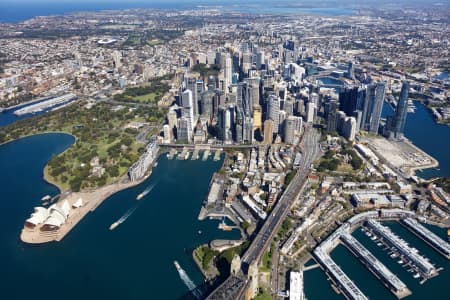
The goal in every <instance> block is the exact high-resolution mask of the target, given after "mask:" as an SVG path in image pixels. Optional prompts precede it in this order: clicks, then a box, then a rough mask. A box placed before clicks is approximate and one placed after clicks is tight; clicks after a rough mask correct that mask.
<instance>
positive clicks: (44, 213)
mask: <svg viewBox="0 0 450 300" xmlns="http://www.w3.org/2000/svg"><path fill="white" fill-rule="evenodd" d="M48 216H49V213H48V210H47V209H46V208H45V207H40V206H38V207H35V208H34V213H32V214H31V218H29V219H28V220H26V222H27V223H30V224H33V225H38V224H41V223H42V222H44V221H45V220H46V219H47V218H48Z"/></svg>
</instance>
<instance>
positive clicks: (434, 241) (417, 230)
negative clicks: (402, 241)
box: [401, 218, 450, 259]
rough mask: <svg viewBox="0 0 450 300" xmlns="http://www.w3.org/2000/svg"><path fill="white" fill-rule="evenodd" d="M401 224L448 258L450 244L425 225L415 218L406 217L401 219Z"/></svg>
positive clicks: (449, 256) (449, 255)
mask: <svg viewBox="0 0 450 300" xmlns="http://www.w3.org/2000/svg"><path fill="white" fill-rule="evenodd" d="M401 224H402V225H404V226H405V227H406V228H407V229H409V230H410V231H411V232H412V233H414V234H415V235H417V236H418V237H420V238H421V239H422V240H424V241H425V242H426V243H427V244H428V245H430V246H431V247H433V249H435V250H436V251H438V252H439V253H440V254H442V255H443V256H444V257H446V258H447V259H450V245H449V244H448V243H447V242H446V241H444V240H443V239H441V238H440V237H438V236H437V235H436V234H434V233H433V232H431V231H430V230H428V229H427V228H426V227H425V226H423V225H422V224H420V223H419V222H417V221H416V220H415V219H412V218H407V219H404V220H402V221H401Z"/></svg>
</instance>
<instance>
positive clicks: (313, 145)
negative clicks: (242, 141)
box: [206, 126, 321, 300]
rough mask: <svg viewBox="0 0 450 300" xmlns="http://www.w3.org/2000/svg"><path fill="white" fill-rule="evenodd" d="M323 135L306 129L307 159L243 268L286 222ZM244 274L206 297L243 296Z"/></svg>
mask: <svg viewBox="0 0 450 300" xmlns="http://www.w3.org/2000/svg"><path fill="white" fill-rule="evenodd" d="M319 139H320V134H319V132H318V131H317V130H316V129H313V128H312V127H309V126H308V127H307V128H306V129H305V135H304V140H303V142H304V148H303V160H302V162H301V163H300V166H299V169H298V170H297V174H296V175H295V177H294V178H293V179H292V181H291V183H290V184H289V185H288V187H287V188H286V191H285V192H284V194H283V195H282V196H281V198H280V200H278V202H277V204H276V205H275V207H274V209H273V210H272V213H271V214H270V215H269V216H268V218H267V220H266V222H265V223H264V225H263V226H262V228H261V230H260V231H259V232H258V234H257V236H256V237H255V239H254V240H253V242H252V243H251V245H250V247H249V249H248V250H247V251H246V252H245V254H244V256H243V257H242V266H241V269H243V268H242V267H244V269H243V271H246V269H247V267H248V266H249V265H250V263H251V262H253V261H254V260H256V261H259V259H260V258H261V255H262V254H263V253H264V251H266V249H267V247H268V246H269V245H270V243H271V241H272V239H273V237H274V235H275V233H276V232H277V230H278V228H279V227H280V225H281V222H283V220H284V219H285V218H286V216H287V214H288V212H289V208H290V207H291V205H292V203H293V202H294V201H295V199H296V197H297V195H298V193H299V192H300V191H301V190H302V189H303V187H304V185H305V183H306V179H307V175H308V174H309V170H310V167H311V164H312V163H313V162H314V160H315V159H317V158H318V157H319V154H320V153H321V150H320V148H319ZM273 272H274V270H272V273H273ZM276 272H277V271H276ZM240 277H241V276H239V277H236V276H229V277H228V278H227V279H226V280H225V281H224V282H223V283H222V284H221V285H220V286H219V287H218V288H217V289H215V290H214V291H213V292H212V293H211V294H210V295H209V296H208V297H207V298H206V299H207V300H216V299H220V300H223V299H237V298H239V297H240V296H241V295H242V294H243V291H244V289H245V286H246V284H247V282H245V281H244V279H242V278H240ZM272 280H273V278H272ZM277 284H278V283H277Z"/></svg>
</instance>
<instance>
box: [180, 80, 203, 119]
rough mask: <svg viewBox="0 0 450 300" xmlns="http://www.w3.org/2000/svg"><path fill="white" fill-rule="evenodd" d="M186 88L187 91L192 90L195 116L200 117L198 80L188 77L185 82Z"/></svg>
mask: <svg viewBox="0 0 450 300" xmlns="http://www.w3.org/2000/svg"><path fill="white" fill-rule="evenodd" d="M202 84H203V82H202ZM184 86H185V90H190V91H191V92H192V108H193V110H194V116H198V93H197V89H198V88H197V79H196V78H193V77H186V78H185V80H184Z"/></svg>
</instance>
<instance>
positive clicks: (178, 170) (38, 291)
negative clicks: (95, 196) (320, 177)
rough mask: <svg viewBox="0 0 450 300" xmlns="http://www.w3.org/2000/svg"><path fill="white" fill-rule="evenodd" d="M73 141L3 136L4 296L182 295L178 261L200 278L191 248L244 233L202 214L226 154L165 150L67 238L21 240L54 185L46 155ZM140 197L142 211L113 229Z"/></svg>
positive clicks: (0, 255) (0, 251) (0, 242)
mask: <svg viewBox="0 0 450 300" xmlns="http://www.w3.org/2000/svg"><path fill="white" fill-rule="evenodd" d="M73 142H74V140H73V137H71V136H69V135H65V134H44V135H37V136H31V137H28V138H24V139H20V140H17V141H14V142H11V143H8V144H4V145H1V146H0V165H1V166H2V172H1V173H0V182H1V187H2V196H1V197H0V210H1V211H2V213H3V214H2V218H0V226H1V227H0V260H1V262H0V265H1V266H2V272H1V275H0V286H1V287H2V298H3V299H48V300H53V299H69V300H70V299H74V300H75V299H76V300H79V299H96V298H98V299H144V298H147V299H179V298H180V297H183V296H184V295H187V294H189V292H188V288H187V287H186V285H185V284H184V282H183V281H182V280H181V279H180V276H179V274H178V272H177V270H176V269H175V267H174V264H173V262H174V261H175V260H177V261H178V262H179V263H180V265H181V266H182V267H183V269H184V270H185V271H186V274H188V275H189V277H190V278H191V279H192V281H193V282H194V283H195V284H196V285H199V284H201V283H202V282H203V278H202V276H201V274H200V272H199V270H198V269H197V267H196V266H195V264H194V262H193V261H192V259H191V253H192V250H193V248H195V247H197V246H198V245H201V244H203V243H207V242H209V241H210V240H212V239H215V238H219V239H237V238H239V237H240V234H239V232H237V231H231V232H223V231H220V230H218V229H217V226H218V221H209V220H208V221H202V222H200V221H198V220H197V215H198V212H199V209H200V205H201V202H202V200H203V199H204V197H205V196H206V195H207V192H208V184H209V181H210V178H211V176H212V174H213V172H215V171H216V170H218V169H219V168H220V166H221V164H222V161H217V162H215V161H213V160H212V159H210V160H208V161H206V162H203V161H191V160H187V161H179V160H171V161H170V160H168V159H167V158H166V156H164V155H163V156H161V158H160V159H159V161H158V166H157V167H155V168H154V170H153V173H152V175H151V176H150V177H149V178H148V179H147V180H146V181H145V182H143V183H142V184H140V185H139V186H136V187H133V188H130V189H128V190H124V191H121V192H119V193H117V194H115V195H113V196H111V197H110V199H107V200H106V201H105V202H104V203H103V204H102V205H101V206H100V207H98V208H97V209H96V210H95V211H94V212H91V213H89V214H88V215H87V216H86V217H85V219H83V220H82V221H81V222H80V223H79V224H78V225H77V226H76V227H75V228H74V229H73V230H72V231H71V232H70V233H69V234H68V235H67V236H66V237H65V238H64V239H63V240H62V241H60V242H55V243H50V244H44V245H27V244H24V243H22V242H20V240H19V234H20V231H21V229H22V226H23V222H24V220H25V219H26V218H27V217H28V216H29V214H30V213H31V212H32V210H33V207H34V206H37V205H39V204H40V203H39V202H40V199H41V197H42V196H44V195H46V194H50V195H54V194H56V193H57V189H56V187H54V186H52V185H50V184H48V183H46V182H45V181H44V180H43V179H42V170H43V167H44V165H45V164H46V162H47V161H48V160H49V159H50V158H51V157H52V155H55V154H57V153H60V152H62V151H64V150H65V149H66V148H67V147H69V146H70V145H71V144H72V143H73ZM152 184H155V186H154V188H153V189H152V190H151V191H150V192H149V193H148V194H147V195H146V196H145V197H144V198H143V199H141V200H140V201H137V200H136V196H137V195H138V194H139V193H140V192H142V191H143V190H144V189H145V188H146V187H148V186H149V185H152ZM136 203H139V205H138V208H137V209H136V211H135V212H134V213H133V214H132V215H131V216H130V217H129V218H128V219H127V220H126V221H125V222H124V223H123V224H121V225H120V226H119V227H117V228H116V229H115V230H112V231H111V230H109V227H110V225H111V224H112V223H113V222H114V221H116V220H117V219H118V218H120V217H121V216H122V215H123V214H124V213H125V212H126V211H127V210H128V209H129V208H130V207H133V206H134V205H135V204H136ZM199 231H201V234H199ZM61 295H63V296H61Z"/></svg>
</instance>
